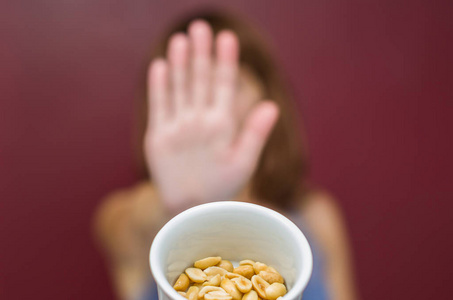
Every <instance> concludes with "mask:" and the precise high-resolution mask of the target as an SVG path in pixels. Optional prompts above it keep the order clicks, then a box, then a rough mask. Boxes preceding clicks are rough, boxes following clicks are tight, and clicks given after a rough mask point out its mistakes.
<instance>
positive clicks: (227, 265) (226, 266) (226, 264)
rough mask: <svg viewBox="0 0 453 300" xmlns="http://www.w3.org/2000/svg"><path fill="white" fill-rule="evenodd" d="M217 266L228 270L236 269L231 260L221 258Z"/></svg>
mask: <svg viewBox="0 0 453 300" xmlns="http://www.w3.org/2000/svg"><path fill="white" fill-rule="evenodd" d="M217 267H219V268H222V269H225V270H227V271H228V272H233V270H234V267H233V264H232V263H231V261H229V260H221V261H220V262H219V264H218V265H217Z"/></svg>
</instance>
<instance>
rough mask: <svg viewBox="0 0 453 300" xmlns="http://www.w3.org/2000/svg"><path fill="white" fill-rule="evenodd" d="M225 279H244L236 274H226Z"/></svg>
mask: <svg viewBox="0 0 453 300" xmlns="http://www.w3.org/2000/svg"><path fill="white" fill-rule="evenodd" d="M225 277H226V278H228V279H231V278H238V277H244V276H242V275H239V274H236V273H232V272H228V273H226V274H225Z"/></svg>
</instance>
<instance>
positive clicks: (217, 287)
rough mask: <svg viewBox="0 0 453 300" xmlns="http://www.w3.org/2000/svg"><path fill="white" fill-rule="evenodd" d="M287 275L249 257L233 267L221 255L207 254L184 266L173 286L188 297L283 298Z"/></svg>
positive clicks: (193, 299)
mask: <svg viewBox="0 0 453 300" xmlns="http://www.w3.org/2000/svg"><path fill="white" fill-rule="evenodd" d="M283 283H284V279H283V277H282V276H281V275H280V273H278V272H277V270H275V269H274V268H272V267H269V266H267V265H266V264H264V263H261V262H255V261H253V260H250V259H246V260H241V261H240V262H239V267H237V268H234V267H233V264H232V263H231V262H230V261H228V260H222V258H221V257H219V256H213V257H206V258H203V259H200V260H198V261H196V262H195V263H194V266H193V267H189V268H187V269H185V270H184V273H182V274H181V275H180V276H179V277H178V279H177V280H176V282H175V284H174V285H173V288H174V289H175V290H176V291H177V292H178V293H179V294H180V295H181V296H183V297H185V298H187V299H188V300H282V296H283V295H285V294H286V292H287V290H286V286H285V285H284V284H283Z"/></svg>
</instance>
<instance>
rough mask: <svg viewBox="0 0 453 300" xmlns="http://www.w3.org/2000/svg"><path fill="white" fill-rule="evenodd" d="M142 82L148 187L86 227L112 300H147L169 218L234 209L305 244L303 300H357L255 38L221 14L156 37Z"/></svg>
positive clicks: (120, 197) (325, 202)
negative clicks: (298, 233) (309, 256)
mask: <svg viewBox="0 0 453 300" xmlns="http://www.w3.org/2000/svg"><path fill="white" fill-rule="evenodd" d="M167 42H168V44H167ZM147 78H148V79H147V84H146V85H147V91H148V92H147V97H146V98H147V99H148V104H149V105H148V107H149V109H147V110H144V111H147V114H148V116H147V118H146V119H147V122H146V125H144V126H143V135H142V137H141V138H142V140H144V159H143V160H142V161H143V163H142V166H143V169H146V170H147V171H148V172H149V173H150V176H149V177H148V176H146V175H145V176H144V179H143V181H142V182H140V183H137V184H136V185H135V186H133V187H131V188H128V189H124V190H120V191H117V192H114V193H112V194H111V195H110V196H108V197H107V198H106V199H105V200H104V201H103V204H102V205H101V207H100V209H99V211H98V214H97V216H96V224H95V228H96V233H97V238H98V239H99V241H100V242H101V245H102V246H103V248H104V250H105V252H106V254H107V255H108V257H109V265H110V269H111V273H112V277H113V280H114V286H115V288H116V290H117V292H118V296H119V297H120V298H121V299H153V298H154V299H156V294H155V290H153V283H152V278H151V274H150V272H149V269H148V251H149V247H150V244H151V242H152V239H153V237H154V235H155V234H156V233H157V231H158V230H159V229H160V228H161V227H162V225H163V224H165V222H166V221H168V220H169V219H170V218H171V217H172V216H174V215H176V214H177V213H179V212H180V211H182V210H184V209H186V208H188V207H190V206H193V205H197V204H201V203H205V202H209V201H217V200H237V201H247V202H253V203H258V204H260V205H264V206H267V207H270V208H272V209H274V210H277V211H280V212H281V213H283V214H285V215H286V216H288V217H289V218H291V219H292V220H293V221H294V222H295V223H296V224H297V225H299V226H300V227H302V230H303V231H304V233H305V234H306V235H308V237H309V240H310V243H311V245H312V248H313V252H314V257H315V262H314V272H313V276H312V279H311V281H310V283H309V285H308V287H307V290H306V291H305V292H304V299H306V300H307V299H308V300H309V299H337V300H339V299H356V296H355V288H354V284H353V279H352V277H353V276H352V270H351V260H350V254H349V247H348V242H347V237H346V232H345V226H344V221H343V219H342V216H341V213H340V210H339V209H338V207H337V205H336V202H335V200H334V199H333V198H332V196H330V195H329V194H327V193H326V192H324V191H321V190H319V189H315V188H313V187H311V186H309V185H308V184H307V181H306V174H307V165H306V161H305V160H306V157H305V155H306V153H305V151H304V148H303V145H302V143H301V141H300V138H299V132H298V130H297V128H298V124H297V123H296V119H295V115H294V108H293V107H292V99H291V95H290V93H289V92H288V89H287V87H286V85H285V83H284V80H283V78H282V77H281V76H280V74H279V73H278V69H277V67H276V65H275V62H274V61H273V59H272V56H271V55H270V53H269V51H268V47H267V46H266V44H265V43H264V42H263V40H262V38H260V37H259V35H258V33H257V32H255V31H254V30H253V29H251V27H250V26H249V25H247V24H244V23H243V22H240V21H238V20H237V19H235V18H232V17H229V16H226V15H225V14H222V13H207V14H198V15H197V16H192V17H189V18H187V19H186V20H183V21H182V22H180V23H179V24H177V25H176V26H175V27H174V28H172V29H171V30H170V31H169V33H168V34H167V35H166V36H165V37H164V39H163V41H162V43H161V44H160V46H159V47H158V48H157V50H156V52H155V53H154V54H153V59H152V61H151V64H150V67H149V70H148V77H147ZM150 178H152V179H150Z"/></svg>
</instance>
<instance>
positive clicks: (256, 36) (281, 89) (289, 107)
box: [137, 11, 307, 208]
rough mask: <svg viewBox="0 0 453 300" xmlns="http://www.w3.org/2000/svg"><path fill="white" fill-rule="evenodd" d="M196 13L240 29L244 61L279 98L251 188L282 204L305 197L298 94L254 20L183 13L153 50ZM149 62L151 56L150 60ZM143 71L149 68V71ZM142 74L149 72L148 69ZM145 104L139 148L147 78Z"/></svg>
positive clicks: (267, 94)
mask: <svg viewBox="0 0 453 300" xmlns="http://www.w3.org/2000/svg"><path fill="white" fill-rule="evenodd" d="M195 19H203V20H205V21H207V22H208V23H209V24H210V25H211V27H212V29H213V32H214V34H217V33H218V32H219V31H221V30H223V29H230V30H232V31H233V32H235V33H236V34H237V36H238V38H239V43H240V63H241V64H242V65H245V66H247V67H249V68H250V69H251V70H252V72H253V73H254V75H255V76H256V78H257V79H258V80H259V81H260V82H261V83H262V86H263V88H264V91H263V96H264V99H271V100H273V101H275V102H276V104H277V105H278V107H279V109H280V117H279V119H278V121H277V123H276V125H275V127H274V129H273V131H272V132H271V134H270V136H269V138H268V141H267V144H266V146H265V148H264V149H263V152H262V154H261V157H260V161H259V163H258V167H257V169H256V170H255V173H254V174H253V177H252V180H251V192H252V194H253V196H254V197H257V199H260V200H262V201H265V202H268V203H272V204H274V205H277V206H279V207H281V208H285V207H288V206H289V205H290V204H291V203H294V201H296V200H298V199H300V198H301V195H302V192H304V188H305V180H304V179H305V177H306V175H307V162H306V152H305V149H304V147H302V142H301V140H302V139H301V135H300V131H299V128H300V124H299V123H298V120H297V118H296V115H295V108H294V99H293V96H292V94H291V93H290V92H289V88H288V86H287V85H286V83H285V80H284V79H283V77H282V75H281V74H280V72H279V70H278V68H277V65H276V62H275V60H274V58H273V56H272V55H271V51H270V50H269V46H268V45H267V44H266V42H265V41H264V38H263V37H262V36H261V35H260V33H258V32H257V31H256V30H255V28H254V27H253V26H251V25H250V24H247V23H245V22H244V21H240V20H239V19H238V18H235V17H233V16H231V15H229V14H226V13H225V12H213V11H205V12H201V13H200V12H198V13H196V14H194V15H190V16H188V17H185V18H183V19H182V20H181V21H179V22H178V23H176V24H174V25H173V26H172V27H171V28H170V29H169V30H168V31H167V33H166V34H165V35H164V36H163V37H162V38H161V39H160V40H159V43H158V44H157V47H156V48H155V50H154V52H153V53H152V58H155V57H158V56H161V57H163V56H165V53H166V47H167V43H168V40H169V38H170V36H171V35H172V34H173V33H176V32H185V31H187V28H188V25H189V24H190V22H191V21H193V20H195ZM148 63H149V61H148ZM143 74H146V73H145V71H144V72H143ZM142 78H143V79H145V78H146V76H145V75H144V76H143V77H142ZM140 94H141V97H140V102H141V105H140V106H141V107H140V112H139V113H140V114H141V118H140V124H139V127H140V135H139V137H138V140H139V141H140V144H139V145H140V147H137V149H140V150H141V151H142V149H143V147H142V145H143V143H142V141H143V136H144V130H145V123H146V111H147V110H146V101H144V99H146V97H145V95H146V81H145V80H144V81H143V83H142V89H141V93H140ZM139 157H140V167H141V175H142V176H143V177H145V176H147V175H148V174H147V171H146V165H145V163H144V161H145V160H144V157H143V153H142V152H140V155H139Z"/></svg>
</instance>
